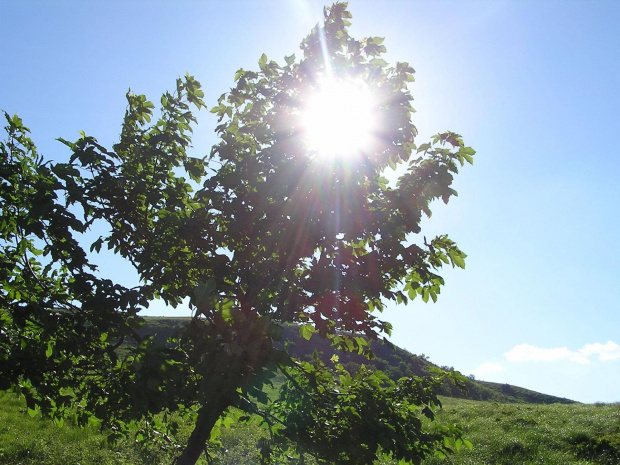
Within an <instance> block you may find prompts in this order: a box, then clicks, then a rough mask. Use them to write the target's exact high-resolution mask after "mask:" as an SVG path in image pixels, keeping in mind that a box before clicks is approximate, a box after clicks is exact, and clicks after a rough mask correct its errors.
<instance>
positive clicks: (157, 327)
mask: <svg viewBox="0 0 620 465" xmlns="http://www.w3.org/2000/svg"><path fill="white" fill-rule="evenodd" d="M145 321H146V324H145V325H144V326H143V327H142V328H141V329H140V331H139V333H140V335H141V336H146V335H154V336H155V341H157V342H161V343H165V342H166V340H167V339H168V337H170V336H171V335H172V334H174V333H175V332H176V331H177V330H179V329H180V328H182V327H183V326H185V325H186V324H187V322H188V321H189V319H188V318H160V317H145ZM283 340H284V341H286V342H288V351H289V353H290V354H291V355H292V356H294V357H297V358H300V359H309V358H310V357H311V356H312V353H313V352H314V351H315V350H316V351H317V352H318V354H319V355H320V357H321V359H322V360H324V361H327V360H329V359H330V358H331V357H332V355H334V354H337V355H338V357H339V358H340V362H341V363H342V364H343V365H344V366H345V367H346V368H347V369H348V370H350V371H351V370H355V369H356V368H357V367H359V366H360V365H362V364H364V365H366V366H368V367H372V368H375V369H377V370H381V371H383V372H384V373H385V374H386V375H387V376H389V377H390V378H392V379H398V378H402V377H405V376H412V375H415V376H424V375H427V374H428V373H429V368H430V367H432V366H437V365H434V364H433V363H431V362H429V361H428V360H427V359H426V358H423V357H421V356H418V355H415V354H412V353H410V352H408V351H406V350H404V349H401V348H400V347H397V346H395V345H393V344H386V343H383V342H377V341H374V342H373V343H372V346H371V347H372V351H373V352H374V354H375V356H376V358H375V359H374V360H368V359H367V358H366V357H364V356H362V355H358V354H353V353H350V352H340V351H336V350H334V349H333V348H332V347H331V346H330V344H329V341H327V340H325V339H322V338H321V337H319V336H317V335H314V336H313V337H312V338H310V340H309V341H308V340H306V339H304V338H302V337H300V336H299V331H298V329H297V327H295V326H286V327H285V328H284V334H283ZM441 368H445V369H448V367H441ZM466 387H467V390H466V391H463V390H461V389H459V388H457V387H456V386H454V385H451V384H446V385H444V386H443V387H442V389H441V391H440V392H439V394H441V395H445V396H447V397H456V398H461V399H469V400H485V401H495V402H501V403H507V402H512V403H529V404H554V403H562V404H572V403H575V401H572V400H570V399H565V398H561V397H555V396H550V395H547V394H541V393H539V392H535V391H531V390H529V389H524V388H522V387H518V386H512V385H509V384H501V383H491V382H488V381H478V380H474V379H467V381H466Z"/></svg>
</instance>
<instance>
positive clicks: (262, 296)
mask: <svg viewBox="0 0 620 465" xmlns="http://www.w3.org/2000/svg"><path fill="white" fill-rule="evenodd" d="M350 17H351V15H350V13H349V12H348V10H347V9H346V4H341V3H339V4H335V5H333V6H332V7H331V8H327V9H325V23H324V26H323V27H318V26H317V27H315V28H314V29H313V30H312V31H311V33H310V35H309V36H308V37H307V38H306V39H305V40H304V41H303V42H302V45H301V57H300V58H296V57H295V56H294V55H292V56H289V57H285V60H284V61H285V63H284V64H278V63H276V62H275V61H271V60H269V59H268V58H267V57H266V55H263V56H262V57H261V58H260V60H259V62H258V70H256V71H248V70H243V69H240V70H239V71H238V72H237V73H236V75H235V87H233V88H232V89H230V91H229V92H226V93H225V94H223V95H222V96H221V97H220V98H219V100H218V102H217V105H216V106H214V107H213V108H212V109H211V111H212V112H213V113H215V114H216V115H217V117H218V125H217V127H216V132H217V134H218V136H219V142H218V143H217V144H216V145H215V146H214V147H213V149H212V151H211V153H210V154H209V155H208V156H206V157H204V158H199V157H193V156H190V155H189V154H188V152H189V149H190V144H191V133H192V127H193V125H194V124H195V123H196V116H195V115H194V113H193V111H194V110H193V108H196V109H198V110H199V109H201V108H203V107H204V103H203V100H202V98H203V96H204V94H203V92H202V90H201V89H200V84H199V83H198V81H196V79H194V78H193V77H192V76H189V75H185V77H183V78H180V79H178V80H177V83H176V89H175V91H174V92H166V93H165V94H164V95H163V96H162V97H161V100H160V107H159V110H158V112H154V105H153V103H151V102H149V101H148V100H147V99H146V97H145V96H143V95H136V94H133V93H131V92H129V93H128V94H127V101H128V106H127V110H126V113H125V117H124V119H123V123H122V128H121V134H120V139H119V141H118V143H116V144H115V145H114V146H113V147H112V148H111V149H107V148H105V147H103V146H102V145H101V144H99V142H98V141H97V140H96V139H95V138H93V137H90V136H87V135H86V134H84V133H81V136H80V138H79V139H78V140H77V141H75V142H69V141H67V140H64V139H60V140H61V142H63V143H64V144H65V146H66V147H68V148H69V149H70V151H71V156H70V159H69V161H68V162H66V163H63V162H51V161H44V160H43V158H42V157H41V156H40V155H39V154H38V152H37V150H36V147H35V145H34V144H33V142H32V141H31V139H30V138H29V136H28V129H27V128H26V127H25V126H24V125H23V123H22V121H21V120H20V119H19V118H18V117H17V116H14V117H10V116H8V115H5V116H6V121H7V126H6V130H7V138H6V140H5V141H4V142H2V144H1V145H0V153H1V155H2V158H1V161H0V163H1V164H0V179H1V183H0V205H1V206H0V242H1V243H2V253H1V255H0V281H1V282H2V288H1V289H0V320H1V322H2V330H1V332H0V374H1V376H0V389H4V390H6V389H15V390H17V391H19V392H20V393H21V394H23V395H24V396H25V397H26V400H27V402H28V407H29V409H32V410H34V409H40V410H42V411H43V412H44V413H45V414H47V415H49V416H51V417H53V418H56V419H57V420H58V421H61V420H62V418H65V417H67V416H72V417H74V418H75V420H76V421H77V422H78V423H80V424H84V423H86V422H88V421H90V420H92V419H95V418H96V419H99V420H101V421H103V424H104V425H106V426H110V427H113V430H112V431H116V432H118V433H119V434H120V433H121V432H123V431H126V430H128V428H129V425H130V424H131V422H133V421H138V420H144V419H146V420H147V424H149V425H150V426H149V427H148V428H146V429H144V431H141V432H140V437H141V438H143V439H152V438H153V437H165V438H169V436H168V435H170V436H174V434H175V425H174V424H173V423H169V422H167V421H166V415H167V413H169V412H172V411H182V412H185V413H186V414H187V415H189V416H193V418H195V421H196V428H195V430H194V432H193V433H192V436H191V437H190V438H189V440H188V443H187V445H186V447H185V449H184V450H183V452H182V454H181V455H180V457H179V461H178V463H194V461H195V460H196V458H197V457H198V455H199V454H200V453H201V452H202V450H203V448H204V445H205V442H206V441H207V440H208V439H209V438H210V437H215V432H216V431H217V428H218V425H220V424H221V422H222V419H224V418H226V416H227V415H231V414H233V413H234V412H245V413H244V414H243V415H242V417H241V418H243V419H248V418H251V417H255V418H260V419H261V421H263V422H264V424H265V425H266V426H268V427H269V428H270V431H271V440H270V441H267V442H266V443H265V444H264V447H263V450H262V453H263V455H262V456H263V460H265V461H269V460H277V457H279V455H278V454H289V455H290V454H293V456H297V457H300V456H303V454H306V453H310V454H313V455H315V456H316V457H317V458H318V459H319V460H322V461H326V462H329V463H371V462H372V460H374V459H375V458H376V457H377V454H380V453H382V451H383V452H385V453H388V454H391V455H393V456H394V457H396V458H398V459H403V460H405V461H406V462H408V463H411V462H412V463H418V462H419V460H420V459H421V457H423V456H424V455H427V454H429V453H432V452H433V451H437V450H439V451H441V450H444V451H445V450H449V449H450V448H451V447H453V446H455V445H459V444H461V442H460V441H461V439H460V432H459V430H458V429H456V428H448V427H445V428H442V427H435V428H434V429H433V430H432V431H431V430H428V431H425V428H426V427H425V426H424V423H423V422H422V421H420V420H419V419H418V417H419V416H420V415H423V416H427V417H429V418H430V419H432V418H433V414H432V410H431V409H432V407H434V406H436V405H438V400H437V398H436V397H435V395H434V394H433V387H434V386H436V385H437V383H440V382H441V376H440V375H436V376H434V377H431V378H429V379H427V380H422V379H403V380H400V381H398V382H395V381H392V380H389V379H387V378H386V377H385V376H384V375H382V374H381V373H380V372H377V373H371V372H368V371H367V370H365V369H362V370H361V371H360V372H358V373H357V374H349V373H347V372H346V371H345V370H344V368H343V367H342V366H341V365H340V364H338V363H337V361H334V362H333V363H332V364H331V365H329V366H326V365H325V364H323V363H321V362H320V361H319V360H318V359H315V360H314V361H313V362H307V361H305V362H303V361H299V360H293V359H291V358H290V357H289V356H288V355H287V352H286V348H285V347H283V346H282V345H281V343H280V338H281V334H282V325H283V324H295V325H297V326H298V327H299V330H300V333H301V335H302V336H304V337H306V338H309V337H310V336H311V335H312V334H313V333H318V334H319V335H320V336H321V337H325V338H329V339H330V340H331V342H332V344H333V345H334V346H335V347H337V348H340V349H343V350H349V351H356V352H358V353H365V354H366V355H367V356H369V357H371V356H372V352H371V349H370V346H369V343H368V341H370V340H373V339H377V338H378V337H380V336H381V335H382V334H389V333H390V330H391V326H390V324H389V323H387V322H385V321H382V320H381V319H380V312H381V310H382V309H383V308H384V304H385V302H387V301H395V302H399V303H400V302H407V301H408V300H410V299H414V298H416V296H421V298H422V299H423V300H424V301H428V299H429V298H431V299H432V300H436V299H437V295H438V294H439V291H440V286H441V285H443V279H442V278H441V276H439V275H438V274H437V270H438V269H439V268H440V267H441V266H443V265H445V264H447V265H452V266H457V267H464V258H465V254H464V253H463V252H462V251H460V250H459V248H458V247H457V246H456V244H455V243H454V242H453V241H452V240H450V239H449V238H448V237H447V236H445V235H442V236H438V237H435V238H433V239H432V240H430V242H429V241H427V239H426V238H425V237H424V236H422V235H421V234H422V231H421V228H420V221H421V219H422V217H423V216H424V215H427V216H430V214H431V210H430V206H431V203H432V202H433V201H434V200H436V199H441V200H443V201H444V202H446V203H447V202H448V200H449V199H450V197H451V196H453V195H455V194H456V192H455V191H454V190H453V189H452V187H451V183H452V181H453V176H454V175H455V174H456V173H457V172H458V168H459V167H460V166H462V165H463V164H464V163H465V162H471V161H472V155H473V154H474V151H473V150H472V149H471V148H468V147H465V146H464V144H463V141H462V139H461V137H460V136H459V135H458V134H455V133H452V132H446V133H442V134H438V135H436V136H434V137H433V138H432V141H431V142H430V143H427V144H422V145H419V146H417V145H416V143H415V141H414V139H415V136H416V134H417V131H416V128H415V127H414V125H413V124H412V122H411V115H412V112H413V111H414V110H413V107H412V95H411V93H410V91H409V89H408V83H410V82H411V81H413V73H414V71H413V69H412V68H411V67H410V66H409V65H408V64H407V63H396V64H395V65H393V66H390V65H388V63H387V62H385V61H384V60H383V59H382V58H381V56H382V54H383V53H384V52H385V46H384V45H383V44H382V42H383V39H381V38H378V37H371V38H367V39H363V40H355V39H354V38H352V37H351V36H350V35H349V33H348V29H347V27H348V25H349V18H350ZM326 79H335V80H337V81H338V82H345V83H346V82H352V83H362V84H363V86H364V88H365V89H366V90H365V91H366V92H368V93H369V94H371V97H372V98H371V99H370V101H371V102H372V105H371V106H372V108H371V109H372V119H373V126H372V127H369V128H368V129H369V130H370V131H371V133H372V134H371V136H370V137H369V142H368V144H367V145H366V144H364V146H360V147H357V149H356V150H355V151H354V153H352V154H350V156H347V157H339V156H333V157H329V156H327V157H326V156H321V157H319V156H317V154H318V151H319V150H320V151H321V152H326V151H327V152H329V150H330V149H329V146H327V147H321V148H320V149H317V148H316V147H313V146H312V144H309V143H308V139H307V137H305V134H306V132H307V131H308V128H307V122H306V123H304V108H306V106H307V105H308V102H309V101H310V100H311V99H312V96H313V95H315V94H316V93H317V92H318V91H319V90H320V88H321V86H322V83H323V82H325V80H326ZM338 123H339V122H338V118H336V119H334V120H333V123H332V124H333V125H337V124H338ZM343 123H344V122H343ZM346 127H347V126H346V125H343V126H342V128H344V129H342V130H343V131H346V130H347V129H346ZM332 130H333V128H332ZM333 135H334V137H336V136H337V135H338V129H336V130H335V132H333ZM340 151H341V150H340V149H338V148H335V149H334V155H337V154H338V152H340ZM398 166H401V167H404V169H402V171H399V172H402V173H403V174H401V175H400V177H398V180H397V181H396V182H395V184H391V183H390V182H389V181H388V179H387V178H386V173H387V171H388V170H391V169H395V168H396V167H398ZM95 226H96V229H95V230H97V231H103V233H102V235H101V236H100V237H99V238H98V239H97V240H95V241H94V242H93V243H92V244H91V245H90V247H89V249H88V251H89V252H92V253H94V252H99V251H100V250H101V248H102V247H106V248H107V249H110V250H111V251H113V252H114V253H116V254H118V255H120V256H122V257H123V258H125V259H126V260H127V261H128V262H129V263H131V264H132V265H133V267H134V268H135V270H136V271H137V273H138V275H139V277H140V283H141V284H140V286H138V287H136V288H133V289H128V288H126V287H124V286H122V284H120V283H113V282H111V281H110V280H107V279H103V278H101V277H99V276H98V275H97V269H96V266H95V265H94V264H93V263H91V261H90V260H91V258H90V255H89V253H88V252H87V250H85V249H84V248H83V244H82V243H81V241H80V240H79V238H80V237H81V234H82V233H84V232H85V231H87V230H89V229H91V228H93V227H95ZM186 297H189V299H190V300H189V302H190V304H189V305H190V307H191V308H192V309H193V310H194V317H193V318H192V319H191V321H190V322H189V324H188V325H187V326H186V327H185V328H184V329H183V330H181V331H180V332H179V334H178V337H176V338H175V339H173V340H170V341H169V344H167V345H158V344H155V343H154V342H153V341H152V340H151V339H149V338H148V337H147V338H141V337H140V336H139V335H138V333H137V332H136V330H137V329H138V327H139V326H140V322H141V319H140V317H139V315H138V312H139V310H140V309H142V308H145V307H146V306H148V302H149V301H151V300H153V299H156V298H159V299H163V300H164V301H165V302H166V303H167V304H169V305H172V306H177V305H180V304H181V303H182V302H183V300H184V299H185V298H186ZM127 341H133V342H132V344H130V345H125V344H124V343H125V342H127ZM121 349H122V350H121ZM277 371H279V372H281V373H282V374H284V376H285V378H286V382H285V384H284V385H283V386H282V389H281V391H280V395H279V397H278V398H277V399H268V398H267V397H266V396H265V395H264V394H263V388H264V384H265V383H269V382H270V381H269V380H270V379H271V378H272V377H273V376H274V374H275V373H276V372H277ZM160 414H163V416H162V415H160ZM141 424H145V423H141ZM154 430H159V431H160V432H161V431H164V432H165V433H166V434H163V435H162V434H160V435H155V436H153V434H154V432H153V431H154ZM115 434H116V433H115ZM352 445H355V447H352ZM280 456H283V455H280Z"/></svg>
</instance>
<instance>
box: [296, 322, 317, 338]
mask: <svg viewBox="0 0 620 465" xmlns="http://www.w3.org/2000/svg"><path fill="white" fill-rule="evenodd" d="M315 332H316V329H314V326H312V325H309V324H307V325H300V326H299V335H300V336H301V337H303V338H304V339H305V340H306V341H309V340H310V338H311V337H312V334H314V333H315Z"/></svg>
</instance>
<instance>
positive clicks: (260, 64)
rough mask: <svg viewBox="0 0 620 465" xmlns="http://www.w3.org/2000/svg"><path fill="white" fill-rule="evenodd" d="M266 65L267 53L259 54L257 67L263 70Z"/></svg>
mask: <svg viewBox="0 0 620 465" xmlns="http://www.w3.org/2000/svg"><path fill="white" fill-rule="evenodd" d="M266 65H267V55H265V54H264V53H263V54H262V55H261V56H260V59H259V60H258V67H259V68H260V69H261V70H263V71H264V70H265V67H266Z"/></svg>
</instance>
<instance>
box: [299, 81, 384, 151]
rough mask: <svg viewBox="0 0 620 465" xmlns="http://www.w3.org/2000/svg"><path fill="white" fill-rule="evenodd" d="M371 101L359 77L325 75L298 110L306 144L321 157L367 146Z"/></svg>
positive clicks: (372, 122)
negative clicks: (326, 76) (331, 77)
mask: <svg viewBox="0 0 620 465" xmlns="http://www.w3.org/2000/svg"><path fill="white" fill-rule="evenodd" d="M375 120H376V116H375V102H374V101H373V98H372V94H371V92H370V89H369V88H368V86H367V85H366V84H365V83H363V82H361V81H352V80H348V81H345V80H337V79H329V80H326V81H324V82H323V83H321V85H320V86H319V87H318V88H317V89H316V90H315V91H314V93H312V94H311V95H310V96H309V97H308V99H307V102H306V105H305V107H304V110H303V114H302V124H303V127H304V134H305V141H306V144H307V145H308V148H309V149H310V150H312V151H314V152H316V154H317V155H318V156H319V157H321V158H325V157H349V156H351V155H356V154H358V153H359V152H360V151H363V150H365V149H367V148H369V146H370V144H371V142H372V132H373V127H374V126H375V124H376V121H375Z"/></svg>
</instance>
